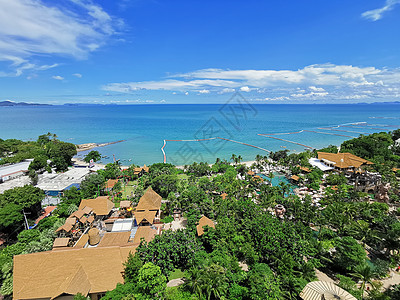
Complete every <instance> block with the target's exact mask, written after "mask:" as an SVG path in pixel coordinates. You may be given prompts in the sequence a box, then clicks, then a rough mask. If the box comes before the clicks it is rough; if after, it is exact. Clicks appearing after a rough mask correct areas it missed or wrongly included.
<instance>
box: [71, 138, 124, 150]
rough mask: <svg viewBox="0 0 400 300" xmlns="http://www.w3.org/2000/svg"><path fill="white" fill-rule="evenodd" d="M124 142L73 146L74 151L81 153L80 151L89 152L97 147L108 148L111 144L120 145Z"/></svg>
mask: <svg viewBox="0 0 400 300" xmlns="http://www.w3.org/2000/svg"><path fill="white" fill-rule="evenodd" d="M122 142H125V140H120V141H115V142H109V143H101V144H97V143H86V144H78V145H75V146H76V151H77V152H82V151H87V150H91V149H94V148H98V147H104V146H108V145H112V144H117V143H122Z"/></svg>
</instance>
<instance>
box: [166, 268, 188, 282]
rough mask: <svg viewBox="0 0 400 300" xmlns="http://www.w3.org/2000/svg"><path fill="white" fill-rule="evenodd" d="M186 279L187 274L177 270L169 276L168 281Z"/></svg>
mask: <svg viewBox="0 0 400 300" xmlns="http://www.w3.org/2000/svg"><path fill="white" fill-rule="evenodd" d="M182 277H185V273H184V272H182V271H181V270H180V269H175V270H173V271H172V272H171V274H170V275H169V278H168V280H172V279H177V278H182Z"/></svg>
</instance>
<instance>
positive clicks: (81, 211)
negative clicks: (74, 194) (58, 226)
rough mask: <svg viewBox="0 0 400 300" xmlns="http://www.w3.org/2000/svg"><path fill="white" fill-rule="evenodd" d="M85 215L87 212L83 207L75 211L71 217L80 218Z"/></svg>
mask: <svg viewBox="0 0 400 300" xmlns="http://www.w3.org/2000/svg"><path fill="white" fill-rule="evenodd" d="M84 215H85V212H84V211H83V210H82V209H79V210H77V211H75V212H73V213H72V214H71V215H70V216H69V217H70V218H71V217H77V218H78V219H80V218H82V217H83V216H84Z"/></svg>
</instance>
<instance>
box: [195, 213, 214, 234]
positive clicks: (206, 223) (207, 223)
mask: <svg viewBox="0 0 400 300" xmlns="http://www.w3.org/2000/svg"><path fill="white" fill-rule="evenodd" d="M204 226H208V227H211V228H215V225H214V222H213V221H212V220H211V219H209V218H207V217H206V216H202V217H201V218H200V220H199V224H198V225H197V226H196V230H197V235H198V236H202V235H203V234H204V228H203V227H204Z"/></svg>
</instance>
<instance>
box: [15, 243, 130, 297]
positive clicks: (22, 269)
mask: <svg viewBox="0 0 400 300" xmlns="http://www.w3.org/2000/svg"><path fill="white" fill-rule="evenodd" d="M135 250H136V247H135V246H130V247H96V248H83V249H74V248H69V249H68V250H61V249H60V250H57V251H47V252H38V253H32V254H23V255H16V256H14V282H13V285H14V287H13V299H16V300H18V299H41V298H47V299H54V298H55V297H57V296H59V295H62V294H77V293H82V294H83V295H87V294H88V293H101V292H106V291H109V290H112V289H114V288H115V287H116V285H117V283H122V282H123V278H122V272H123V269H124V266H123V263H124V262H125V261H126V259H127V257H128V254H129V252H131V253H134V252H135Z"/></svg>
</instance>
